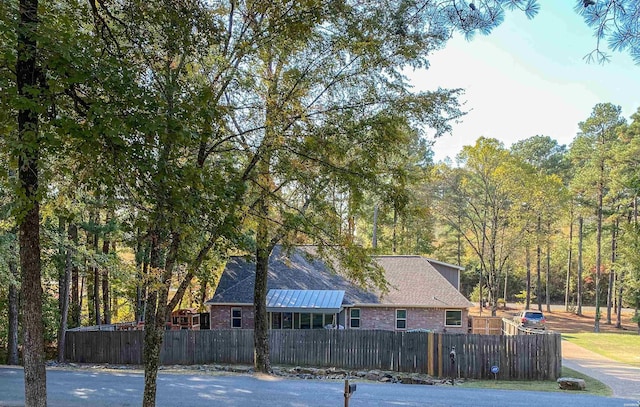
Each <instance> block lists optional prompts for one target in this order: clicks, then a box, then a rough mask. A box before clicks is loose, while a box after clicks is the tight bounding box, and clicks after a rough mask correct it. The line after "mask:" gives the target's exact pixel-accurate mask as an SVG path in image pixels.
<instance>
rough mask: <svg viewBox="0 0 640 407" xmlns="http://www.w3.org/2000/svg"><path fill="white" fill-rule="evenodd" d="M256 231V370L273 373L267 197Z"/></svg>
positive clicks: (263, 200)
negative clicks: (269, 301) (269, 310)
mask: <svg viewBox="0 0 640 407" xmlns="http://www.w3.org/2000/svg"><path fill="white" fill-rule="evenodd" d="M258 208H259V209H258V210H259V211H260V214H261V215H262V217H261V218H260V219H258V227H257V233H256V246H257V247H256V279H255V286H254V290H253V304H254V307H255V314H254V330H253V335H254V337H253V341H254V365H255V370H256V372H262V373H271V360H270V358H269V324H268V318H267V277H268V274H269V255H270V254H271V247H269V230H268V225H267V216H268V212H269V206H268V203H267V200H266V198H265V197H262V198H261V199H260V203H259V204H258Z"/></svg>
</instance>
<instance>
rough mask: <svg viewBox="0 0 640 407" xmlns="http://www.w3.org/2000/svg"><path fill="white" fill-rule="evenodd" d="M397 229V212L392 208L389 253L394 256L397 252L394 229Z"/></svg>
mask: <svg viewBox="0 0 640 407" xmlns="http://www.w3.org/2000/svg"><path fill="white" fill-rule="evenodd" d="M397 227H398V211H397V210H396V207H395V206H394V207H393V236H392V237H391V252H392V253H393V254H396V251H397V250H398V242H397V240H396V229H397Z"/></svg>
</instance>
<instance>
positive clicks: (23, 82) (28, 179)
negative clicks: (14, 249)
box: [14, 0, 47, 407]
mask: <svg viewBox="0 0 640 407" xmlns="http://www.w3.org/2000/svg"><path fill="white" fill-rule="evenodd" d="M18 11H19V12H18V27H17V42H16V46H17V59H16V68H15V73H16V87H17V90H18V96H19V98H20V104H19V106H21V107H20V108H18V115H17V118H18V129H17V130H18V139H17V142H16V144H15V149H16V150H15V151H14V157H18V189H17V196H18V197H19V210H18V229H19V239H18V242H19V246H20V270H21V291H20V296H21V298H22V301H23V303H22V304H23V308H22V309H23V314H22V315H23V319H22V321H23V327H24V329H23V345H24V347H23V350H24V351H23V360H24V376H25V380H24V383H25V404H26V405H27V406H30V407H31V406H46V405H47V377H46V372H45V366H44V327H43V322H42V285H41V269H42V265H41V262H40V200H41V198H42V191H41V190H40V178H39V176H40V171H39V170H40V169H39V164H40V158H41V152H42V150H41V142H42V141H41V140H42V138H41V137H42V136H41V134H40V126H39V124H40V123H39V119H38V116H39V115H40V113H41V112H40V111H39V105H40V100H39V98H40V95H42V94H43V92H44V89H42V88H43V82H42V80H43V72H42V69H41V68H40V67H39V66H38V61H37V54H38V38H39V37H40V32H39V31H40V30H39V28H40V24H39V20H40V18H39V13H38V0H20V4H19V10H18Z"/></svg>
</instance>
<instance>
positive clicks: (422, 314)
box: [347, 307, 468, 333]
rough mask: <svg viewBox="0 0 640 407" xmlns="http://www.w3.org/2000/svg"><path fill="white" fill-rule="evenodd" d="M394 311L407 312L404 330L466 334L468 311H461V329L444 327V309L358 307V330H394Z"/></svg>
mask: <svg viewBox="0 0 640 407" xmlns="http://www.w3.org/2000/svg"><path fill="white" fill-rule="evenodd" d="M396 309H405V310H406V311H407V328H406V329H429V330H432V331H435V332H443V331H444V330H445V329H446V332H451V333H466V332H467V319H468V311H467V310H462V326H461V327H445V325H444V324H445V310H446V309H445V308H395V307H394V308H392V307H360V329H384V330H396ZM347 315H350V313H348V314H347ZM349 326H350V325H348V326H347V327H349Z"/></svg>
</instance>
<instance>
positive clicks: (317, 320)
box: [311, 314, 324, 329]
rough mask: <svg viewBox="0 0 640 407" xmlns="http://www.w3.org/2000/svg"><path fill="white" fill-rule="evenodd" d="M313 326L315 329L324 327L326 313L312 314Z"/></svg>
mask: <svg viewBox="0 0 640 407" xmlns="http://www.w3.org/2000/svg"><path fill="white" fill-rule="evenodd" d="M311 316H312V321H313V322H312V328H313V329H321V328H324V315H323V314H312V315H311Z"/></svg>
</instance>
